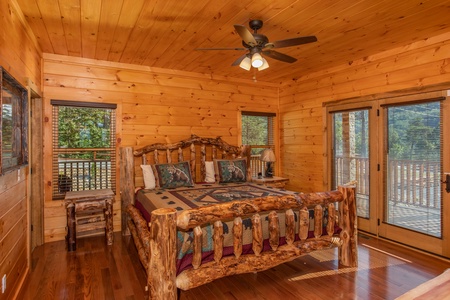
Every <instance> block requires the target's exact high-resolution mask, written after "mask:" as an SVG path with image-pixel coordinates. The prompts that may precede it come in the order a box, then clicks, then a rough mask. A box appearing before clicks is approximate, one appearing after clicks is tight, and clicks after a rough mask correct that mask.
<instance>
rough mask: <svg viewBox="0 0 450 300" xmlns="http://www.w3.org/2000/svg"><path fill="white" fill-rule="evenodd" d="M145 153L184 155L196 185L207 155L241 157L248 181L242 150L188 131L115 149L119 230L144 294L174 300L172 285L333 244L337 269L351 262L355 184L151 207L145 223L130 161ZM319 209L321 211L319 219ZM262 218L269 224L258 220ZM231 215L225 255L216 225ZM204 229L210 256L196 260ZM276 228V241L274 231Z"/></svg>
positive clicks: (156, 158) (265, 265) (258, 267)
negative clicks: (130, 247) (142, 275)
mask: <svg viewBox="0 0 450 300" xmlns="http://www.w3.org/2000/svg"><path fill="white" fill-rule="evenodd" d="M198 149H199V150H198ZM208 149H210V150H208ZM148 153H152V155H150V160H151V163H153V164H158V163H161V161H163V162H166V163H172V162H173V161H178V162H181V161H185V159H184V157H189V159H188V161H189V165H190V171H191V174H192V177H193V178H199V180H195V181H196V182H201V181H204V178H205V161H206V160H208V159H210V160H213V159H216V158H223V159H225V158H237V157H246V158H247V178H248V179H251V175H250V167H249V162H250V151H249V148H248V147H246V146H242V147H238V146H231V145H229V144H227V143H225V142H224V141H223V140H222V139H221V138H220V137H218V138H201V137H198V136H195V135H192V136H191V137H190V138H188V139H186V140H183V141H180V142H178V143H172V144H161V143H158V144H153V145H149V146H146V147H143V148H141V149H138V150H135V151H133V149H132V148H131V147H124V148H121V151H120V155H121V163H120V174H121V178H120V190H121V199H122V233H123V234H131V235H132V237H133V240H134V243H135V245H136V248H137V250H138V253H139V258H140V260H141V262H142V264H143V266H144V267H145V269H146V273H147V283H148V286H147V287H146V288H148V292H149V298H150V299H176V298H177V289H181V290H188V289H192V288H195V287H197V286H200V285H202V284H206V283H208V282H211V281H213V280H215V279H218V278H221V277H225V276H229V275H234V274H241V273H248V272H258V271H263V270H267V269H269V268H272V267H274V266H277V265H279V264H282V263H284V262H288V261H291V260H293V259H295V258H297V257H299V256H301V255H304V254H307V253H310V252H312V251H316V250H322V249H328V248H332V247H338V248H339V251H338V255H339V263H340V265H341V266H347V267H355V266H357V261H358V258H357V245H356V244H357V229H356V205H355V189H354V186H340V187H339V188H338V190H337V191H329V192H317V193H309V194H301V193H299V194H287V195H276V196H273V195H272V196H265V197H256V198H251V199H243V200H235V201H230V202H225V203H220V204H213V205H206V206H201V207H196V208H191V209H187V210H183V211H177V210H175V209H173V208H164V207H163V208H158V209H155V210H153V211H151V213H150V214H151V221H150V222H149V223H147V221H146V220H145V219H144V218H143V217H142V214H141V212H140V211H139V210H138V209H137V208H136V207H135V206H134V203H135V202H134V201H135V200H134V199H135V198H134V197H135V187H136V186H140V185H142V179H139V178H140V177H141V175H140V174H139V168H138V167H137V166H139V165H140V164H147V163H148V162H149V157H147V154H148ZM174 156H176V157H175V158H174ZM198 167H199V168H198ZM135 180H136V181H135ZM336 205H337V209H336ZM310 210H311V211H313V213H314V220H313V221H312V222H313V224H309V222H310V219H309V217H308V216H309V214H310V212H309V211H310ZM325 210H326V211H327V214H326V216H325V217H324V211H325ZM280 213H281V214H283V218H284V219H285V222H284V223H285V224H281V222H280V221H279V215H280ZM297 216H298V220H297ZM245 218H249V219H250V220H251V226H250V227H251V236H252V241H251V245H250V247H251V251H250V253H244V252H243V250H242V249H243V241H242V239H243V238H242V232H243V221H242V220H243V219H245ZM263 218H264V219H265V220H267V224H268V225H265V223H264V225H263V222H262V219H263ZM324 218H326V221H327V222H326V226H325V225H324V224H325V223H324ZM230 220H231V222H232V224H233V225H232V230H231V233H230V234H231V235H232V237H233V238H232V240H233V242H232V249H233V255H231V256H225V255H224V254H223V253H224V248H225V247H224V242H223V240H224V238H223V236H224V228H223V224H224V222H225V221H228V222H230ZM336 220H337V224H335V223H336ZM335 225H337V226H339V228H340V231H339V234H336V231H335V229H334V228H335ZM205 226H211V228H212V237H211V238H212V243H213V259H212V260H211V261H202V240H203V239H204V236H203V235H204V231H202V228H204V227H205ZM263 226H268V227H267V228H265V229H264V230H266V231H268V239H266V240H265V241H264V238H263ZM324 226H325V227H324ZM281 228H283V230H282V231H283V233H284V237H283V238H281V236H280V235H281ZM311 228H313V230H312V232H311ZM186 231H189V232H191V233H192V236H193V238H192V261H191V266H190V268H187V269H185V270H182V271H181V272H178V270H177V254H178V251H179V247H180V245H179V243H178V244H177V234H178V233H179V232H186ZM280 241H282V242H280ZM264 243H266V244H267V245H270V246H269V247H268V249H266V248H267V247H266V248H265V247H264V246H263V244H264Z"/></svg>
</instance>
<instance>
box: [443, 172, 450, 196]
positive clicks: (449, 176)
mask: <svg viewBox="0 0 450 300" xmlns="http://www.w3.org/2000/svg"><path fill="white" fill-rule="evenodd" d="M442 183H445V191H446V192H447V193H450V173H445V181H442Z"/></svg>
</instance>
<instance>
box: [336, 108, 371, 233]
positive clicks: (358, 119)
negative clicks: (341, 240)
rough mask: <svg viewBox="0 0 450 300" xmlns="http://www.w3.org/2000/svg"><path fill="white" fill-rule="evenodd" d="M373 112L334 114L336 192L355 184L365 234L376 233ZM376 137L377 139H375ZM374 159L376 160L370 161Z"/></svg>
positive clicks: (359, 220) (359, 222)
mask: <svg viewBox="0 0 450 300" xmlns="http://www.w3.org/2000/svg"><path fill="white" fill-rule="evenodd" d="M372 114H373V110H372V109H370V108H362V109H349V110H342V111H336V112H331V113H330V117H331V122H332V138H331V140H332V141H331V145H332V157H331V174H332V175H331V182H332V188H333V189H336V188H337V186H338V185H343V184H347V183H350V182H351V183H354V184H355V185H356V206H357V215H358V227H359V228H360V229H362V230H365V231H376V205H374V203H372V200H371V199H372V198H373V196H374V193H373V192H371V182H370V180H371V176H370V172H371V169H372V166H371V165H373V162H374V161H376V160H375V159H373V155H376V151H374V152H372V150H371V149H372V147H371V136H372V135H374V134H372V133H371V129H372V130H374V129H376V127H375V126H373V125H372V126H371V125H370V124H371V123H373V122H372V121H371V119H372V118H374V116H372ZM374 136H375V135H374ZM371 157H372V159H370V158H371Z"/></svg>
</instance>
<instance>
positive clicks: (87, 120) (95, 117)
mask: <svg viewBox="0 0 450 300" xmlns="http://www.w3.org/2000/svg"><path fill="white" fill-rule="evenodd" d="M110 128H111V111H110V110H109V109H103V108H86V107H71V106H61V107H60V108H59V111H58V146H59V147H60V148H108V147H110V145H111V138H112V137H111V136H110ZM71 158H92V154H76V155H71Z"/></svg>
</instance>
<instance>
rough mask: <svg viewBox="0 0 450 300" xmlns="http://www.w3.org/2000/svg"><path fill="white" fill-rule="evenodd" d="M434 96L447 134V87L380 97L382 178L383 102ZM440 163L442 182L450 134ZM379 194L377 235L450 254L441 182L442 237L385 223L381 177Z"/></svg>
mask: <svg viewBox="0 0 450 300" xmlns="http://www.w3.org/2000/svg"><path fill="white" fill-rule="evenodd" d="M433 100H441V105H442V112H441V115H442V133H441V135H442V137H443V138H445V137H450V104H449V97H448V91H436V92H428V93H421V94H415V95H407V96H398V97H390V98H384V99H380V100H379V105H380V122H379V129H378V130H379V132H382V134H380V137H379V141H378V143H379V145H381V146H380V147H379V149H378V150H379V157H380V166H381V172H380V177H381V180H383V177H384V176H385V173H386V170H385V159H386V156H385V153H386V149H387V145H386V137H387V132H386V129H385V127H384V125H385V124H386V118H387V116H386V113H385V109H383V106H388V105H395V104H419V103H425V102H428V101H433ZM441 153H442V158H441V161H442V165H441V170H442V174H441V182H443V181H444V180H443V177H444V173H448V172H450V138H449V140H442V151H441ZM380 190H381V191H382V197H383V199H381V201H380V202H379V204H378V205H379V208H378V209H379V211H380V220H381V222H380V226H379V230H378V235H379V237H381V238H386V239H389V240H394V241H396V242H399V243H402V244H406V245H409V246H411V247H414V248H418V249H420V250H424V251H427V252H431V253H434V254H438V255H441V256H445V257H450V249H449V248H450V247H448V245H449V241H450V239H449V238H450V234H449V231H450V230H449V229H450V216H449V214H450V205H449V203H450V194H449V193H446V192H445V190H444V185H443V184H442V185H441V193H442V199H441V201H442V204H441V205H442V212H441V213H442V224H441V228H442V238H437V237H433V236H429V235H426V234H423V233H419V232H416V231H413V230H408V229H405V228H402V227H399V226H395V225H391V224H388V223H387V222H385V221H384V211H385V203H384V200H385V199H384V195H386V185H385V184H384V182H383V181H381V189H380Z"/></svg>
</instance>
